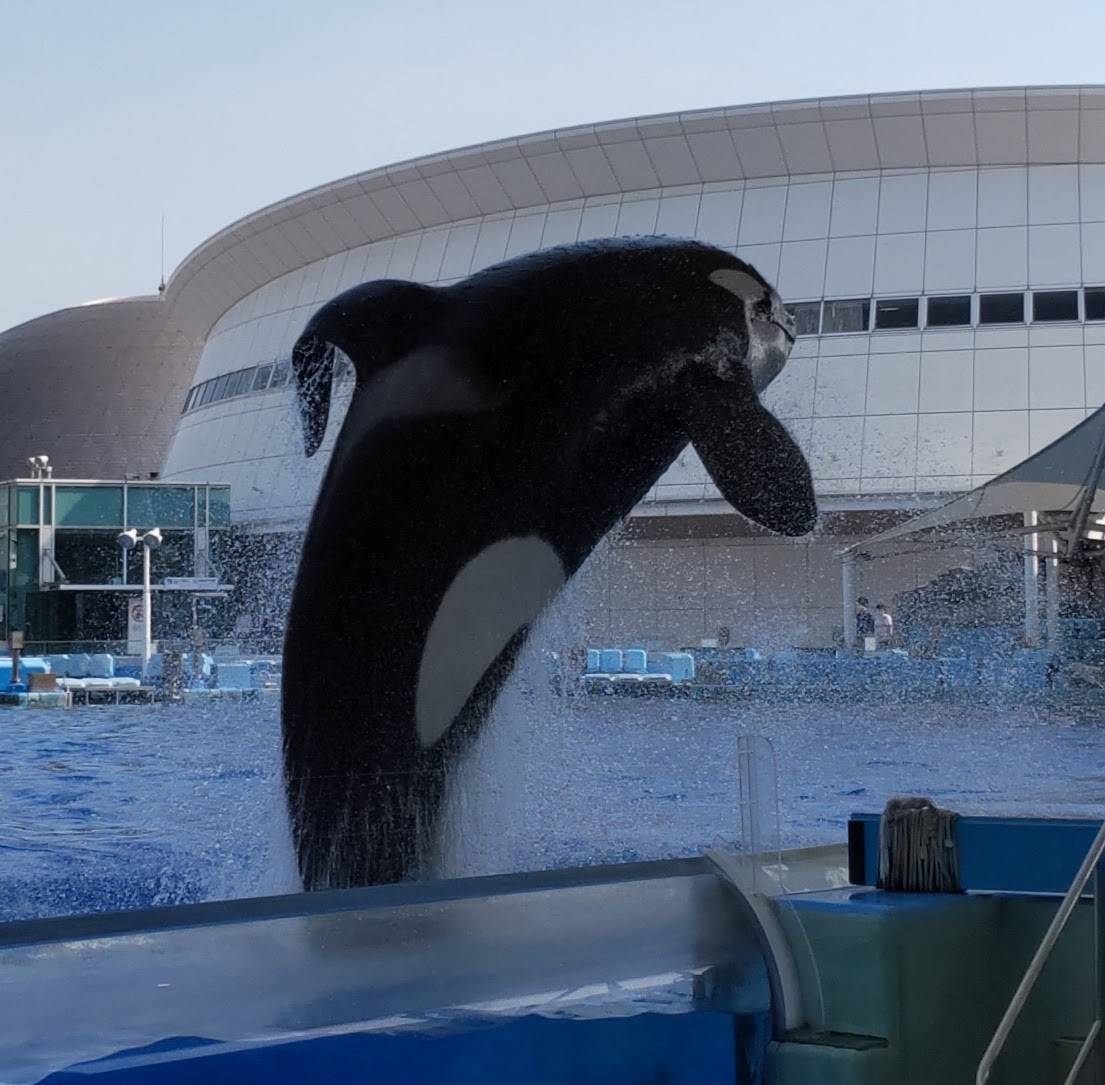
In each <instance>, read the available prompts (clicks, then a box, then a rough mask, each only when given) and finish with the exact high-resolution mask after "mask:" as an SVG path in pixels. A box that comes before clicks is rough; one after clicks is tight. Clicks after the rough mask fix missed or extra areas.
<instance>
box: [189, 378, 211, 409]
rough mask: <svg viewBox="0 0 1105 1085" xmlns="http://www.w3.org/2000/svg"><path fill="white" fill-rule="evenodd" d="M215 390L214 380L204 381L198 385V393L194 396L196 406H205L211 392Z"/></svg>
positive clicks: (208, 401) (209, 400)
mask: <svg viewBox="0 0 1105 1085" xmlns="http://www.w3.org/2000/svg"><path fill="white" fill-rule="evenodd" d="M214 391H215V382H214V381H204V382H203V384H201V385H200V387H199V394H198V395H197V396H196V402H195V404H194V405H195V406H196V407H206V406H207V404H208V403H210V402H211V393H212V392H214Z"/></svg>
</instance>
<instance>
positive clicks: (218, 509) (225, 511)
mask: <svg viewBox="0 0 1105 1085" xmlns="http://www.w3.org/2000/svg"><path fill="white" fill-rule="evenodd" d="M207 494H208V496H207V501H208V506H207V507H208V509H209V510H210V515H211V526H212V527H226V526H227V525H228V524H229V523H230V487H229V486H212V487H211V488H210V489H209V490H208V491H207Z"/></svg>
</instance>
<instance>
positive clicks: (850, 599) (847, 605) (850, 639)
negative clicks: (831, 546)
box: [840, 554, 856, 648]
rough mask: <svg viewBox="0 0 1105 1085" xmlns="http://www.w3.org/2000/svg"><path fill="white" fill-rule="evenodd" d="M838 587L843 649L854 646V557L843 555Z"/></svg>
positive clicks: (853, 555) (852, 555)
mask: <svg viewBox="0 0 1105 1085" xmlns="http://www.w3.org/2000/svg"><path fill="white" fill-rule="evenodd" d="M840 585H841V589H842V600H841V601H842V602H843V604H844V610H843V614H844V647H845V648H854V647H855V646H856V556H855V554H845V555H844V560H843V561H842V562H841V563H840Z"/></svg>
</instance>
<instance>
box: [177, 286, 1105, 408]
mask: <svg viewBox="0 0 1105 1085" xmlns="http://www.w3.org/2000/svg"><path fill="white" fill-rule="evenodd" d="M1029 304H1030V306H1031V318H1030V319H1031V320H1032V323H1034V324H1049V323H1056V322H1061V321H1078V320H1105V287H1100V286H1095V287H1086V288H1085V289H1084V290H1032V291H1029V292H1028V293H1027V294H1026V293H1025V291H1023V290H1018V291H1016V292H1010V293H1004V294H977V295H975V294H946V295H942V296H940V297H931V298H875V299H874V301H873V302H872V299H871V298H851V299H847V300H844V301H799V302H795V303H794V304H792V305H788V306H787V309H788V310H789V311H790V313H791V315H792V316H793V317H794V323H795V327H796V329H797V333H798V335H833V334H837V333H841V332H852V333H855V332H866V331H872V330H874V331H884V330H891V329H903V328H905V329H908V328H920V327H925V328H954V327H970V326H972V325H974V324H1023V323H1025V321H1026V319H1029V318H1026V316H1025V312H1026V306H1027V305H1029ZM922 309H923V312H922ZM872 311H873V313H874V325H873V327H872V321H871V317H872ZM337 370H338V371H337V373H336V379H337V380H338V381H339V382H340V381H342V380H344V379H346V378H347V377H349V376H351V375H352V374H351V372H350V371H349V368H348V366H347V365H346V364H345V360H344V358H343V359H342V364H341V365H339V366H338V367H337ZM290 375H291V361H290V360H289V359H287V358H282V359H279V360H277V361H275V362H266V363H265V364H263V365H252V366H248V367H247V368H245V369H236V370H234V372H233V373H224V374H223V375H222V376H221V377H212V378H211V380H206V381H204V382H203V383H202V384H197V385H195V387H193V388H192V389H190V390H189V392H188V397H187V399H185V401H184V410H183V411H182V412H181V413H182V414H187V413H188V412H189V411H194V410H196V409H197V408H199V407H206V406H208V405H209V404H211V403H218V402H220V401H221V400H224V399H232V398H233V397H235V396H245V395H250V394H252V393H254V392H264V391H267V390H269V389H272V388H282V387H283V386H284V385H285V384H287V383H288V378H289V376H290Z"/></svg>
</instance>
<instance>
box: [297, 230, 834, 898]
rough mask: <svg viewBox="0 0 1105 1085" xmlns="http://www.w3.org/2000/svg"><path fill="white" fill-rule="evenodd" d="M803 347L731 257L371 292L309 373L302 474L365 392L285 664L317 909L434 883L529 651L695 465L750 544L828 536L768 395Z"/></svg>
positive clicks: (773, 299) (526, 261) (351, 301)
mask: <svg viewBox="0 0 1105 1085" xmlns="http://www.w3.org/2000/svg"><path fill="white" fill-rule="evenodd" d="M793 341H794V327H793V324H792V321H791V318H790V316H789V314H787V312H786V311H785V309H784V308H783V304H782V301H781V300H780V298H779V296H778V295H777V294H776V292H775V291H774V290H773V289H772V287H771V285H770V284H769V283H768V282H767V281H766V280H765V279H764V278H763V277H762V276H761V275H759V274H758V273H757V272H756V271H755V270H754V269H753V268H752V267H750V266H749V265H748V264H746V263H744V262H743V261H741V260H739V259H737V257H735V256H733V255H732V254H730V253H727V252H725V251H723V250H721V249H718V248H715V247H713V246H710V245H706V244H701V243H698V242H693V241H681V240H672V239H667V238H658V237H653V238H636V239H624V238H622V239H607V240H598V241H589V242H583V243H579V244H574V245H566V246H562V247H559V248H554V249H547V250H544V251H541V252H535V253H531V254H529V255H526V256H521V257H518V258H516V259H512V260H508V261H506V262H504V263H501V264H498V265H496V266H494V267H490V268H487V269H486V270H484V271H480V272H478V273H476V274H474V275H472V276H471V277H469V278H467V279H465V280H463V281H462V282H459V283H457V284H455V285H453V286H447V287H430V286H423V285H419V284H416V283H411V282H400V281H379V282H369V283H365V284H363V285H361V286H357V287H354V288H353V289H351V290H347V291H345V292H344V293H342V294H340V295H339V296H338V297H336V298H334V299H333V300H332V301H330V302H328V303H326V304H325V305H324V306H322V308H321V309H319V310H318V312H316V313H315V315H314V316H313V317H312V318H311V319H310V321H309V322H308V324H307V326H306V327H305V328H304V330H303V333H302V335H301V336H300V337H299V339H298V341H297V342H296V344H295V347H294V350H293V354H292V366H293V370H294V374H295V382H296V390H297V395H298V404H299V411H300V416H301V420H302V425H303V434H304V442H305V447H306V452H307V454H308V455H309V456H310V455H313V454H314V453H315V452H317V451H318V449H319V447H320V445H321V443H322V440H323V436H324V433H325V431H326V427H327V419H328V415H329V409H330V389H331V382H332V379H333V372H334V366H335V360H336V352H337V351H341V352H342V353H344V354H345V355H346V356H347V357H348V358H349V359H350V360H351V362H352V364H353V367H354V369H355V371H356V386H355V390H354V392H353V396H352V400H351V402H350V404H349V407H348V411H347V413H346V416H345V419H344V421H343V423H342V425H341V429H340V432H339V433H338V435H337V438H336V441H335V444H334V448H333V453H332V455H331V458H330V462H329V466H328V468H327V471H326V474H325V478H324V480H323V483H322V487H321V490H320V492H319V495H318V499H317V501H316V503H315V508H314V512H313V515H312V517H311V522H310V526H309V528H308V530H307V535H306V539H305V542H304V547H303V554H302V559H301V563H300V567H299V572H298V576H297V580H296V585H295V591H294V594H293V599H292V606H291V611H290V614H289V619H288V629H287V637H286V643H285V651H284V692H283V742H284V772H285V786H286V790H287V796H288V802H289V808H290V816H291V821H292V828H293V835H294V839H295V846H296V850H297V855H298V863H299V870H300V874H301V876H302V878H303V882H304V885H305V886H306V888H308V889H315V888H326V887H343V886H354V885H368V884H374V883H379V882H393V881H398V880H401V879H404V878H407V877H411V876H414V875H417V874H418V873H419V872H420V871H424V870H425V869H426V867H427V864H428V863H430V862H431V861H432V859H433V856H434V849H435V847H438V846H439V845H440V842H439V841H437V840H436V835H435V834H436V822H437V817H438V813H439V810H440V807H441V803H442V798H443V795H444V792H445V788H446V786H447V782H448V779H449V776H450V773H451V772H452V771H453V769H454V767H455V764H456V762H457V760H458V758H460V757H461V756H462V754H463V753H464V751H465V749H466V747H467V746H468V745H469V743H470V742H471V740H472V739H473V738H474V736H475V735H476V734H477V732H478V731H479V728H480V726H481V724H482V722H483V721H484V719H485V718H486V716H487V714H488V712H489V710H490V708H491V706H492V704H493V703H494V700H495V697H496V695H497V693H498V691H499V689H500V687H501V686H502V684H503V682H504V681H505V680H506V678H507V677H508V675H509V674H510V671H511V668H512V666H513V664H514V660H515V658H516V656H517V653H518V651H519V649H520V647H521V646H522V644H523V643H524V641H525V638H526V635H527V632H528V630H529V629H530V628H531V626H532V625H533V623H534V622H535V620H536V619H537V618H538V617H539V615H540V614H541V613H542V612H543V610H544V609H545V608H546V607H547V606H548V605H549V603H550V601H551V600H552V599H553V598H554V597H555V596H556V594H557V593H558V592H559V590H560V589H561V588H562V587H563V585H564V584H565V583H566V582H567V580H568V579H569V578H570V577H571V576H572V574H573V573H574V572H575V571H576V570H577V569H578V568H579V567H580V565H581V564H582V563H583V562H584V560H585V559H586V558H587V556H588V555H589V554H590V553H591V552H592V550H593V549H594V548H595V546H596V545H597V544H598V543H599V541H600V540H601V539H602V538H603V537H604V536H605V535H606V534H607V533H609V532H610V530H611V529H612V528H614V527H615V526H616V525H617V524H618V523H619V521H620V520H622V519H623V518H624V517H625V516H627V515H628V513H629V512H630V510H631V509H632V508H633V507H634V505H636V504H637V502H638V501H640V500H641V498H642V497H643V496H644V495H645V494H646V493H647V491H648V490H649V489H650V488H651V487H652V485H653V484H654V483H655V482H656V480H657V479H658V478H659V477H660V476H661V475H662V474H663V473H664V471H665V470H666V469H667V468H668V467H669V466H670V464H671V463H672V461H673V460H674V459H675V458H676V457H677V456H678V455H679V453H680V451H681V450H682V449H683V448H684V447H685V446H686V444H687V443H688V442H690V443H691V444H693V446H694V448H695V450H696V451H697V453H698V455H699V456H700V457H701V459H702V462H703V463H704V464H705V466H706V469H707V471H708V472H709V474H710V477H711V478H712V479H713V481H714V482H715V484H716V485H717V487H718V489H719V490H720V491H721V493H722V494H723V495H724V497H725V498H726V500H727V501H729V502H730V503H731V504H732V505H733V506H734V507H735V508H736V509H737V510H738V511H739V512H741V513H742V514H743V515H744V516H746V517H748V518H749V519H750V520H753V521H755V522H756V523H758V524H760V525H762V526H763V527H765V528H768V529H770V530H772V531H775V532H778V533H781V534H784V535H792V536H795V535H802V534H804V533H806V532H808V531H809V530H810V529H811V528H812V526H813V524H814V519H815V516H816V506H815V502H814V495H813V488H812V484H811V479H810V471H809V467H808V465H807V463H806V460H805V457H804V456H803V455H802V453H801V451H800V450H799V449H798V446H797V445H796V444H795V443H794V441H793V440H792V438H791V437H790V435H789V434H788V433H787V431H786V430H785V429H784V427H783V426H782V424H781V423H780V422H779V421H778V420H777V419H776V418H775V417H774V416H773V415H772V414H771V413H770V412H769V411H767V410H766V409H765V408H764V407H763V406H762V405H761V404H760V401H759V396H758V393H759V392H761V391H762V390H763V389H764V388H765V387H766V386H767V384H768V383H769V382H770V381H771V380H772V379H773V378H774V377H775V376H776V375H777V374H778V373H779V371H780V370H781V369H782V367H783V365H784V363H785V361H786V358H787V355H788V353H789V350H790V347H791V345H792V344H793Z"/></svg>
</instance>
